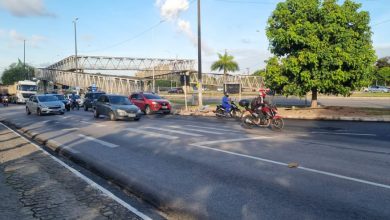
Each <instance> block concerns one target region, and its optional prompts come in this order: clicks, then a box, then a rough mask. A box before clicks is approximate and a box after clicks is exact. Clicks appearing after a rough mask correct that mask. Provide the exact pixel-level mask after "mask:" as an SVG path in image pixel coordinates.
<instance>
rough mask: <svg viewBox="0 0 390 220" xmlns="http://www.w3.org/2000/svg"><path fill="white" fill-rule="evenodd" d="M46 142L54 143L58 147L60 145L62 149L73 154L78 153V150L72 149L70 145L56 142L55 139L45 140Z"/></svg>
mask: <svg viewBox="0 0 390 220" xmlns="http://www.w3.org/2000/svg"><path fill="white" fill-rule="evenodd" d="M47 143H48V144H50V143H52V144H54V145H56V146H58V147H61V148H62V149H66V150H68V151H70V152H71V153H74V154H79V153H80V151H78V150H75V149H73V148H72V147H71V146H69V145H65V144H61V143H59V142H57V141H55V140H51V139H50V140H48V141H47ZM74 144H75V143H74Z"/></svg>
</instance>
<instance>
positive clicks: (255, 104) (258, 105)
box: [251, 88, 269, 113]
mask: <svg viewBox="0 0 390 220" xmlns="http://www.w3.org/2000/svg"><path fill="white" fill-rule="evenodd" d="M267 92H269V89H268V88H267V89H265V88H260V89H259V96H257V97H256V98H254V99H253V100H252V103H251V108H252V110H253V111H256V112H259V113H260V112H261V109H262V107H263V106H264V104H266V101H265V96H266V95H267Z"/></svg>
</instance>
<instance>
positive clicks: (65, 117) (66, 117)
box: [61, 116, 70, 119]
mask: <svg viewBox="0 0 390 220" xmlns="http://www.w3.org/2000/svg"><path fill="white" fill-rule="evenodd" d="M61 118H63V119H68V118H70V116H62V117H61Z"/></svg>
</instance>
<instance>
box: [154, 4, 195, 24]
mask: <svg viewBox="0 0 390 220" xmlns="http://www.w3.org/2000/svg"><path fill="white" fill-rule="evenodd" d="M156 6H157V7H158V8H159V9H160V14H161V17H163V18H164V19H166V20H174V19H177V18H178V17H179V15H180V13H182V12H184V11H187V10H188V8H189V3H188V0H156Z"/></svg>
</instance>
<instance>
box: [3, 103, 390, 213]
mask: <svg viewBox="0 0 390 220" xmlns="http://www.w3.org/2000/svg"><path fill="white" fill-rule="evenodd" d="M0 118H3V119H7V120H10V121H13V123H15V124H18V125H19V126H20V127H24V128H25V129H29V130H31V131H33V132H36V133H37V134H38V136H37V138H43V139H47V138H49V139H50V140H51V142H52V143H55V144H56V145H61V147H62V148H63V149H64V150H65V151H70V152H72V154H73V155H75V156H77V157H79V158H81V159H83V160H85V161H87V162H88V163H91V164H94V165H95V166H96V167H95V168H99V169H101V170H103V171H104V173H110V174H111V175H112V176H111V177H113V178H115V179H116V180H118V181H119V182H120V183H125V184H127V187H128V188H130V189H131V190H132V191H133V192H135V193H137V194H139V195H141V196H142V197H143V198H145V199H147V200H149V201H151V202H153V203H154V204H155V205H156V206H159V207H160V208H162V209H163V210H165V211H167V212H168V213H170V214H171V215H172V213H176V215H179V216H182V215H183V213H186V214H188V215H192V216H195V217H196V218H208V219H262V218H265V219H270V218H272V219H275V218H276V219H282V218H292V219H302V218H307V219H335V218H337V219H341V218H342V219H356V218H367V219H386V218H387V219H388V218H389V216H390V209H389V208H388V207H390V177H389V176H390V175H389V170H390V145H389V143H390V136H389V134H390V126H389V124H386V123H365V122H364V123H363V122H334V121H332V122H326V121H320V122H317V121H299V120H288V121H286V129H285V130H284V131H282V132H273V131H271V130H269V129H251V130H245V129H243V128H241V127H240V126H239V124H238V123H237V122H235V121H232V120H218V119H214V118H192V117H177V116H159V115H156V116H147V117H144V118H142V119H141V121H140V122H132V121H130V122H123V121H118V122H111V121H108V120H106V119H104V118H101V119H93V117H92V113H90V112H83V111H77V112H71V113H68V114H65V115H64V116H43V117H38V116H35V115H32V116H27V115H25V114H24V112H23V106H18V107H16V108H15V107H12V108H8V109H0ZM290 162H297V163H299V165H300V166H299V167H298V169H294V168H288V167H287V164H288V163H290Z"/></svg>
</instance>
